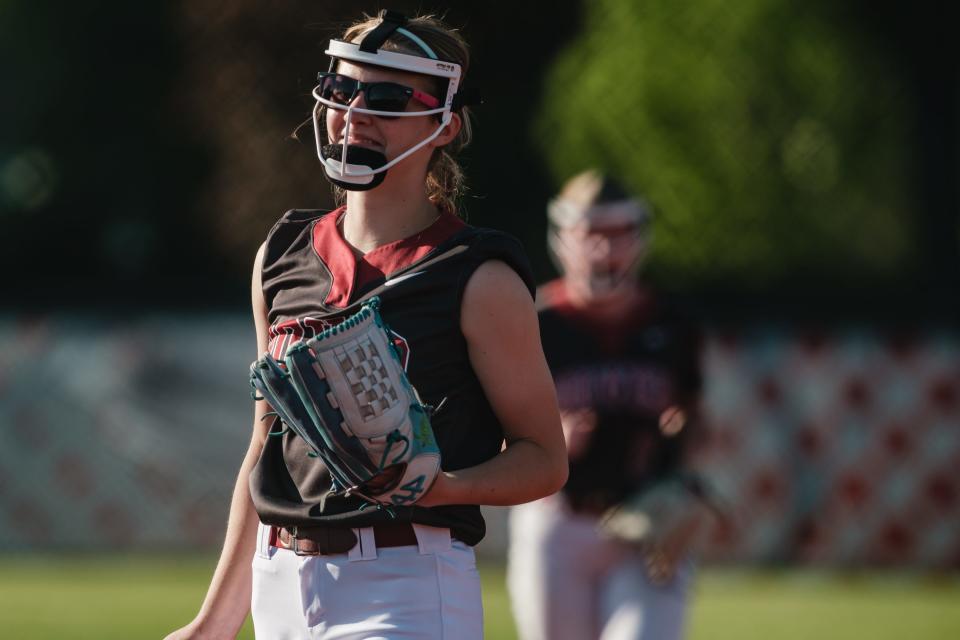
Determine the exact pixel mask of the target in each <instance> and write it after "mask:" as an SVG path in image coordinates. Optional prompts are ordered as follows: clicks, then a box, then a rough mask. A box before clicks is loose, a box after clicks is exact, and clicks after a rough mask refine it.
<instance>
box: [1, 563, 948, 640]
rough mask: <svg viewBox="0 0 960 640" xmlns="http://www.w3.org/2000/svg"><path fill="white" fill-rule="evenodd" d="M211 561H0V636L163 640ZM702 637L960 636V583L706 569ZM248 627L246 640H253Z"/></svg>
mask: <svg viewBox="0 0 960 640" xmlns="http://www.w3.org/2000/svg"><path fill="white" fill-rule="evenodd" d="M214 563H215V558H214V557H212V556H209V555H116V556H101V555H91V556H83V555H80V556H78V555H70V556H62V557H61V556H26V557H19V556H13V555H6V556H0V636H2V637H3V638H13V639H18V640H19V639H34V638H36V639H47V638H51V639H52V638H58V639H59V638H77V639H83V638H90V639H91V640H94V639H96V640H110V639H117V640H119V639H123V640H131V639H137V638H162V637H163V635H164V634H165V633H166V632H167V631H170V630H172V629H173V628H175V627H177V626H178V625H180V624H182V623H184V622H187V621H188V620H189V619H190V618H191V617H192V616H193V614H194V612H195V611H196V608H197V607H198V606H199V604H200V601H201V599H202V598H203V594H204V592H205V590H206V586H207V582H208V580H209V578H210V573H211V572H212V570H213V566H214ZM481 575H482V576H483V580H484V609H485V617H486V621H485V624H486V629H487V637H488V638H497V639H499V638H504V639H510V638H513V637H515V636H514V632H513V623H512V620H511V618H510V608H509V603H508V600H507V595H506V591H505V589H504V586H503V577H504V573H503V567H502V566H501V565H499V564H496V563H489V562H486V563H483V564H482V566H481ZM689 627H690V638H692V639H693V640H707V639H709V640H725V639H727V638H729V639H731V640H732V639H734V638H736V639H737V640H751V639H754V638H756V639H758V640H759V639H763V640H769V639H781V638H782V639H784V640H800V639H807V638H810V639H815V640H828V639H831V638H836V639H838V640H839V639H844V640H847V639H851V638H868V639H870V640H884V639H887V638H889V639H891V640H893V639H896V640H903V639H904V638H911V639H914V638H923V639H930V640H937V639H943V640H947V639H950V640H954V639H956V638H960V577H957V576H953V577H940V578H931V577H929V576H920V575H913V574H902V573H898V574H890V573H876V572H871V573H861V574H835V573H818V572H810V571H732V570H717V569H714V570H706V571H703V572H701V575H700V577H699V579H698V581H697V583H696V586H695V588H694V593H693V608H692V611H691V618H690V625H689ZM252 637H253V633H252V629H251V627H250V625H249V622H248V623H247V626H246V627H245V628H244V631H243V633H242V634H241V636H240V638H246V639H249V638H252Z"/></svg>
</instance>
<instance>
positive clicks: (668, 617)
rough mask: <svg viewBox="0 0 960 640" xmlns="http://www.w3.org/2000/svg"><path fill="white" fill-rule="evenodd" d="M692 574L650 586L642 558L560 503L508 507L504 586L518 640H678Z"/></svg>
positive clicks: (687, 569) (686, 567) (689, 570)
mask: <svg viewBox="0 0 960 640" xmlns="http://www.w3.org/2000/svg"><path fill="white" fill-rule="evenodd" d="M692 574H693V567H692V565H691V563H690V562H689V561H686V562H684V563H683V565H682V566H681V567H679V568H678V570H677V573H676V575H675V576H674V577H673V579H672V580H671V581H669V582H668V583H666V584H663V585H655V584H653V583H651V582H650V580H649V579H648V578H647V573H646V571H645V569H644V566H643V558H642V557H641V556H640V555H639V554H638V553H637V552H636V550H634V549H632V548H630V547H629V546H627V545H623V544H621V543H617V542H615V541H612V540H610V539H607V538H604V537H602V536H600V535H599V534H598V533H597V520H596V518H595V517H592V516H589V515H578V514H575V513H572V512H571V511H570V510H569V509H568V508H567V506H566V504H565V503H564V501H563V498H562V497H560V496H551V497H549V498H545V499H543V500H539V501H537V502H532V503H529V504H525V505H521V506H519V507H514V508H513V509H512V511H511V514H510V550H509V558H508V571H507V585H508V587H509V590H510V599H511V602H512V605H513V614H514V619H515V620H516V623H517V632H518V634H519V636H520V638H521V639H522V640H591V639H595V638H599V639H601V640H679V638H682V637H683V626H684V614H685V611H686V604H687V590H688V587H689V585H690V582H691V581H692Z"/></svg>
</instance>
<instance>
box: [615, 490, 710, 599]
mask: <svg viewBox="0 0 960 640" xmlns="http://www.w3.org/2000/svg"><path fill="white" fill-rule="evenodd" d="M714 518H715V516H714V510H713V509H712V508H711V507H710V505H709V504H708V503H707V502H706V500H704V499H703V497H701V496H699V495H696V494H695V493H694V492H692V491H691V490H690V489H689V488H687V487H686V486H685V484H684V483H683V482H682V481H681V480H680V479H675V478H671V479H667V480H664V481H662V482H660V483H658V484H656V485H654V486H653V487H651V488H649V489H647V490H645V491H643V492H641V493H639V494H637V495H635V496H633V497H632V498H630V499H628V500H626V501H624V502H623V503H621V504H619V505H617V506H615V507H613V508H611V509H610V510H609V511H607V513H606V514H604V516H603V517H602V518H601V520H600V530H601V531H602V532H603V533H604V534H605V535H607V536H609V537H612V538H615V539H618V540H620V541H622V542H624V543H626V544H630V545H633V546H636V547H637V548H638V549H639V550H640V552H641V554H642V555H643V558H644V562H645V563H646V567H647V574H648V576H649V578H650V580H651V581H652V582H654V583H655V584H663V583H666V582H669V580H670V579H671V578H672V577H673V575H674V574H675V573H676V570H677V567H678V566H679V564H680V562H682V561H683V559H684V558H685V557H687V556H688V555H689V554H691V553H693V552H695V551H696V550H697V548H698V547H699V546H700V545H701V544H702V542H703V540H704V538H705V537H706V534H707V532H708V531H709V529H710V527H711V526H712V524H713V521H714Z"/></svg>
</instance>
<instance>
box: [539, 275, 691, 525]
mask: <svg viewBox="0 0 960 640" xmlns="http://www.w3.org/2000/svg"><path fill="white" fill-rule="evenodd" d="M537 306H538V309H539V317H540V333H541V339H542V341H543V349H544V353H545V355H546V357H547V363H548V364H549V366H550V371H551V373H552V374H553V379H554V383H555V384H556V387H557V399H558V401H559V404H560V409H561V410H562V411H577V410H590V411H592V412H593V413H594V414H595V416H596V426H595V428H594V430H593V432H592V435H591V437H590V438H589V440H588V441H587V445H586V448H585V449H584V450H583V451H582V452H580V453H579V454H578V455H577V456H575V457H573V459H571V460H570V477H569V479H568V481H567V484H566V485H565V486H564V489H563V492H564V494H565V496H566V497H567V499H568V501H569V502H570V503H571V505H572V506H573V507H574V508H577V509H583V510H588V511H601V510H603V509H605V508H607V507H609V506H611V505H613V504H616V503H618V502H620V501H621V500H623V499H624V498H626V497H627V496H628V495H630V494H632V493H634V492H636V491H637V490H639V489H641V488H642V487H643V486H644V485H645V484H646V483H649V482H652V481H654V480H656V479H657V478H659V477H662V476H663V475H666V474H669V473H671V472H673V471H677V470H678V467H679V466H680V464H681V461H682V454H683V448H684V446H685V444H686V443H687V441H688V437H689V429H687V428H685V429H683V430H682V431H681V432H680V433H679V434H677V435H675V436H672V437H666V436H664V435H663V434H662V433H661V431H660V428H659V418H660V413H661V412H662V411H663V410H664V409H666V408H667V407H670V406H671V405H679V406H681V407H683V408H685V409H686V410H688V412H689V411H690V409H691V408H692V405H693V404H694V402H695V397H696V395H697V393H698V391H699V388H700V372H699V340H698V336H697V333H696V331H694V330H693V328H692V326H691V325H690V324H689V323H688V322H687V321H686V320H685V318H684V316H683V315H681V314H679V313H678V312H677V310H676V309H674V308H673V307H672V306H671V305H669V304H667V303H666V301H665V299H663V298H661V297H659V296H657V295H655V294H654V293H653V292H652V291H651V290H650V289H646V288H645V289H642V290H641V295H640V296H638V299H637V303H636V305H635V307H634V308H633V309H631V310H629V312H627V313H624V314H622V315H621V316H620V317H618V318H617V320H616V321H604V320H603V319H602V318H599V317H598V316H597V315H596V314H593V313H591V311H590V310H589V309H583V308H579V307H577V306H575V305H573V304H571V303H570V301H569V299H568V296H567V292H566V288H565V285H564V282H563V280H555V281H553V282H551V283H548V284H546V285H544V286H543V287H541V288H540V290H539V291H538V293H537Z"/></svg>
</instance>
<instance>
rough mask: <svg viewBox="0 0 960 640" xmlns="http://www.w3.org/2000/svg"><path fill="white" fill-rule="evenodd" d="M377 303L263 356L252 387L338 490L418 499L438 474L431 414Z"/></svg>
mask: <svg viewBox="0 0 960 640" xmlns="http://www.w3.org/2000/svg"><path fill="white" fill-rule="evenodd" d="M378 308H379V300H378V299H377V298H374V299H372V300H371V301H370V302H368V303H367V304H365V305H364V306H363V308H362V309H361V310H360V311H359V312H357V313H356V314H354V315H353V316H350V317H349V318H347V319H346V320H344V321H343V322H341V323H340V324H338V325H336V326H335V327H332V328H330V329H327V330H326V331H324V332H323V333H322V334H320V335H318V336H317V337H315V338H311V339H310V340H307V341H305V342H304V341H301V342H299V343H297V344H295V345H294V346H292V347H290V349H288V351H287V354H286V357H285V358H284V359H283V362H282V363H281V362H278V361H277V360H276V359H274V358H273V357H271V356H270V354H264V356H263V357H262V358H260V359H259V360H257V361H256V362H254V363H253V364H252V365H251V367H250V382H251V384H252V385H253V387H254V388H255V389H256V390H257V391H259V392H260V394H261V395H262V396H263V398H264V399H265V400H266V401H267V402H268V403H269V404H270V406H271V407H273V410H274V411H275V412H276V414H277V416H278V417H279V419H280V420H281V421H282V422H283V424H284V425H285V426H286V427H288V428H289V429H291V430H293V431H294V432H295V433H296V434H297V435H298V436H300V437H301V438H303V440H304V441H305V442H306V443H307V445H308V446H309V447H310V448H311V449H312V450H313V452H314V453H315V454H316V455H317V456H318V457H319V458H321V459H322V460H323V462H324V464H326V466H327V467H328V469H329V471H330V475H331V477H332V478H333V482H334V489H335V490H337V491H340V492H343V493H344V494H346V495H356V496H359V497H362V498H365V499H366V500H369V501H370V502H375V503H384V504H394V505H404V504H412V503H414V502H416V501H417V500H419V499H420V498H421V497H423V495H424V494H425V493H426V492H427V491H428V490H429V489H430V487H431V486H432V485H433V481H434V480H435V479H436V477H437V474H438V473H439V471H440V449H439V447H438V446H437V442H436V440H435V439H434V435H433V429H432V428H431V426H430V418H429V415H430V409H429V407H426V406H425V405H423V404H422V403H421V402H420V399H419V398H418V397H417V394H416V391H415V390H414V388H413V386H412V385H411V384H410V382H409V380H408V379H407V375H406V373H405V372H404V370H403V365H402V364H401V363H400V359H399V356H398V355H397V352H396V351H395V348H394V346H393V344H392V343H391V341H390V338H389V337H388V334H387V329H386V326H385V325H384V323H383V320H382V319H381V317H380V313H379V311H378Z"/></svg>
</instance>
